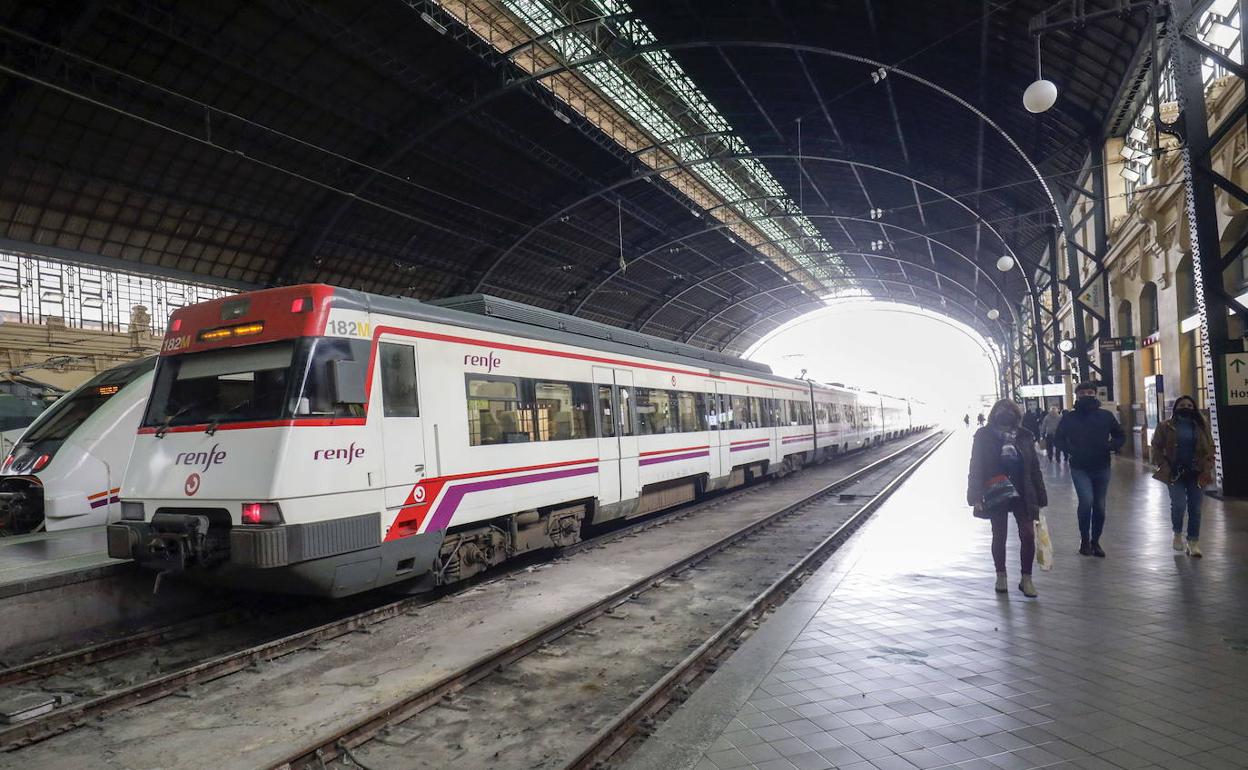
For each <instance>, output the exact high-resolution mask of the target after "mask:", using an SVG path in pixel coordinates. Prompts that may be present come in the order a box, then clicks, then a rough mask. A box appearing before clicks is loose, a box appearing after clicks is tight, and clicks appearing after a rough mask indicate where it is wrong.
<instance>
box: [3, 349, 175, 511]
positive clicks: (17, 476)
mask: <svg viewBox="0 0 1248 770" xmlns="http://www.w3.org/2000/svg"><path fill="white" fill-rule="evenodd" d="M155 368H156V356H147V357H145V358H142V359H138V360H135V361H130V362H127V363H125V364H122V365H120V366H116V367H114V368H112V369H108V370H105V371H103V372H100V373H99V374H97V375H96V376H94V377H92V378H91V379H90V380H88V381H87V382H85V383H83V384H82V385H80V386H79V387H77V388H74V389H73V390H71V391H69V392H68V393H66V394H65V395H63V396H61V397H60V398H59V399H57V400H56V402H55V403H53V404H52V405H51V406H49V407H48V408H47V409H46V410H44V412H43V413H42V414H40V415H39V416H38V417H37V418H35V420H34V422H32V423H31V424H30V425H29V426H27V427H26V428H25V429H24V430H23V431H22V433H21V437H20V438H19V439H17V442H16V443H15V445H14V446H13V448H12V449H11V450H10V451H9V453H8V456H7V457H6V458H5V460H4V464H3V465H2V466H0V532H3V533H4V534H6V535H15V534H25V533H27V532H37V531H40V530H46V531H49V532H54V531H57V530H62V529H72V528H75V527H87V526H96V525H103V524H106V523H107V522H108V520H109V518H110V514H114V515H113V518H117V516H116V515H115V514H117V509H118V504H119V499H118V497H117V495H118V494H119V493H120V491H121V482H122V479H123V478H124V477H125V474H126V464H127V462H128V461H129V459H130V452H131V449H132V448H133V446H134V441H135V437H136V431H137V430H138V427H139V419H140V417H142V415H143V410H144V407H145V406H146V404H147V396H148V392H149V391H150V390H151V385H152V378H153V373H154V371H155Z"/></svg>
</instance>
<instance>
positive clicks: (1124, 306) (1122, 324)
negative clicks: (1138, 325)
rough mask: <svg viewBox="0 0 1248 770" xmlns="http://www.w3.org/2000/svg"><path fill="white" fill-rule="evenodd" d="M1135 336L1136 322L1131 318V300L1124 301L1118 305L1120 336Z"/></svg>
mask: <svg viewBox="0 0 1248 770" xmlns="http://www.w3.org/2000/svg"><path fill="white" fill-rule="evenodd" d="M1132 334H1135V321H1134V320H1132V318H1131V300H1127V299H1124V300H1123V301H1122V302H1119V303H1118V336H1119V337H1130V336H1131V335H1132Z"/></svg>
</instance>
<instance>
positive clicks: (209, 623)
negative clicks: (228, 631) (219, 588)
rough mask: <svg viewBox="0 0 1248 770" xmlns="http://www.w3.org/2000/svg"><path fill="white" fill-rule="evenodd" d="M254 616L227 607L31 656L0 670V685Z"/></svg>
mask: <svg viewBox="0 0 1248 770" xmlns="http://www.w3.org/2000/svg"><path fill="white" fill-rule="evenodd" d="M256 617H260V614H259V612H258V611H256V610H251V609H245V608H230V609H225V610H221V611H219V612H213V613H209V614H207V615H200V616H198V617H194V618H189V619H187V620H183V621H181V622H178V623H170V624H169V625H165V626H158V627H155V628H148V629H144V630H142V631H138V632H136V633H133V634H128V635H126V636H123V637H119V638H117V639H107V640H105V641H102V642H97V643H95V644H91V645H87V646H85V647H79V648H77V649H73V650H67V651H65V652H62V653H58V654H56V655H47V656H43V657H38V658H34V659H32V660H28V661H25V662H23V663H19V664H17V665H14V666H10V667H9V668H6V669H3V670H0V687H8V686H11V685H15V684H22V683H24V682H29V681H32V680H35V679H42V678H44V677H49V676H52V675H54V674H59V673H62V672H64V671H67V670H69V669H72V668H74V667H75V666H81V665H85V664H88V663H99V662H101V661H105V660H111V659H113V658H119V657H121V656H122V655H125V654H127V653H130V652H134V651H136V650H142V649H146V648H148V647H155V646H156V645H158V644H164V643H166V642H174V641H178V640H180V639H186V638H188V637H190V636H193V635H195V634H197V633H199V632H201V631H205V630H214V629H218V628H226V627H229V626H234V625H238V624H239V623H243V622H245V621H247V620H250V619H252V618H256Z"/></svg>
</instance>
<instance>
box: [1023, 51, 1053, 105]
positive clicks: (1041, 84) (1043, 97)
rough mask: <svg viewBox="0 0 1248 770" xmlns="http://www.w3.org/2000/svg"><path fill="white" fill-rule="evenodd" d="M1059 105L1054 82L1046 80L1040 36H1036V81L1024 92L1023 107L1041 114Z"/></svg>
mask: <svg viewBox="0 0 1248 770" xmlns="http://www.w3.org/2000/svg"><path fill="white" fill-rule="evenodd" d="M1056 103H1057V86H1056V85H1055V84H1054V83H1053V81H1052V80H1045V79H1044V71H1043V69H1042V68H1041V66H1040V36H1039V35H1036V81H1035V82H1034V83H1032V84H1031V85H1029V86H1027V90H1026V91H1023V106H1024V107H1026V108H1027V111H1028V112H1031V113H1034V114H1037V115H1038V114H1040V113H1041V112H1048V111H1049V110H1050V109H1051V108H1052V107H1053V105H1054V104H1056Z"/></svg>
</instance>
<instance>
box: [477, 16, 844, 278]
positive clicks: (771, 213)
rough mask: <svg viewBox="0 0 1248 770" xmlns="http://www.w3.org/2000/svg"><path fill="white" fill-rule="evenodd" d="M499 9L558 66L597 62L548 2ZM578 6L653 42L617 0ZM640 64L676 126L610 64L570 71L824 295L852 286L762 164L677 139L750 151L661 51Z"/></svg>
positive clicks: (585, 40) (631, 38)
mask: <svg viewBox="0 0 1248 770" xmlns="http://www.w3.org/2000/svg"><path fill="white" fill-rule="evenodd" d="M500 3H501V5H502V7H504V8H506V9H507V10H508V11H509V12H510V13H511V14H512V15H513V16H515V17H516V18H517V19H519V20H520V21H521V22H522V23H523V24H524V25H525V26H527V27H528V28H529V31H530V32H531V33H532V34H533V36H534V37H537V36H546V37H544V39H543V45H544V46H545V47H546V48H547V50H549V51H551V52H552V53H553V54H554V55H555V56H556V57H557V58H558V59H559V60H560V61H561V62H562V63H563V64H575V63H577V62H584V61H586V60H589V59H594V58H596V57H600V56H602V54H603V52H602V51H601V50H600V48H599V47H598V45H597V44H596V43H595V41H594V39H593V37H591V35H590V34H588V33H587V32H584V31H581V29H583V28H573V27H571V26H570V23H571V22H570V20H569V19H567V18H565V17H564V15H563V14H562V13H561V12H560V11H559V10H557V9H555V8H553V7H552V6H551V5H550V4H549V3H547V2H541V0H500ZM585 7H586V9H587V10H588V11H590V13H591V14H593V15H597V16H599V17H609V16H624V17H627V18H622V19H607V18H603V19H601V23H602V24H604V25H609V28H610V29H611V30H612V31H613V33H614V34H615V35H616V36H618V37H619V38H620V39H621V40H623V41H625V42H627V43H629V44H630V45H633V46H637V47H644V46H650V45H654V44H655V43H657V42H658V40H657V38H656V37H655V36H654V33H653V32H651V31H650V29H649V28H648V27H647V26H646V25H645V24H644V23H642V22H641V21H639V20H638V19H637V18H636V17H635V16H633V10H632V8H631V7H629V5H628V4H627V3H625V2H624V1H623V0H586V6H585ZM640 58H641V59H642V60H643V61H644V62H645V64H646V65H647V67H648V69H649V70H650V73H651V74H652V76H653V77H655V78H657V82H658V84H659V86H660V88H661V89H662V90H663V91H666V92H668V93H669V94H671V95H674V96H675V97H676V98H678V99H679V101H680V103H681V112H682V113H684V114H682V115H680V118H681V120H684V121H686V122H685V124H684V125H682V122H681V120H678V119H677V115H675V114H674V112H675V111H674V110H671V109H670V108H668V109H665V108H664V107H663V106H662V105H661V104H660V102H659V100H658V99H657V98H656V95H655V92H654V89H652V88H647V87H646V86H644V85H643V84H642V83H639V82H638V80H637V78H636V77H635V76H634V75H633V74H630V73H629V72H627V71H626V70H625V69H624V68H623V67H621V66H620V64H618V63H617V62H616V61H614V60H611V59H604V60H601V61H594V62H591V63H586V64H583V65H580V66H577V67H576V68H575V72H576V73H578V74H579V75H580V76H581V77H582V78H584V79H585V80H587V81H588V82H589V83H590V84H592V85H593V86H594V87H595V88H596V89H597V90H598V91H599V93H600V94H602V95H603V96H604V97H605V98H606V99H607V100H609V101H610V103H611V104H612V105H613V106H614V107H615V108H616V109H617V110H619V111H620V112H622V113H623V114H625V115H626V116H627V117H628V119H629V120H631V121H632V122H634V123H635V125H636V126H638V127H639V128H640V129H641V130H643V131H644V132H645V133H646V134H648V135H649V136H650V137H652V138H653V139H654V140H655V142H656V144H659V145H663V146H664V147H665V149H666V151H667V152H668V153H670V154H671V155H672V156H673V157H675V158H676V159H677V160H678V161H679V162H680V163H681V164H691V165H688V166H687V170H688V173H690V174H692V175H694V176H696V177H697V178H698V179H700V180H701V181H702V183H703V184H705V185H706V187H707V188H709V189H710V190H712V191H713V192H714V193H715V194H716V195H717V196H718V197H719V198H721V199H722V201H723V202H724V203H728V204H731V206H732V208H733V209H734V210H735V211H736V212H738V213H739V214H740V216H741V217H742V218H744V219H745V220H747V221H748V223H749V225H750V226H751V227H753V228H754V229H755V230H756V231H758V232H759V233H761V234H762V236H763V237H764V238H765V239H766V240H767V241H770V242H771V243H770V244H766V245H770V246H772V247H773V248H774V249H775V250H776V251H778V252H779V253H781V254H783V255H784V256H785V257H787V258H788V259H790V260H792V261H793V262H794V263H796V264H798V265H799V266H800V267H801V268H802V269H803V270H804V271H806V272H807V273H808V274H809V275H811V276H812V277H813V278H814V279H815V280H816V281H818V282H819V283H820V284H822V285H823V287H824V288H825V289H827V290H829V291H831V293H832V294H835V295H838V296H839V295H840V294H841V293H842V292H844V291H845V290H846V289H849V288H852V287H853V286H855V285H856V283H855V282H854V281H853V279H852V277H851V273H850V271H849V270H848V269H847V268H846V266H845V264H844V263H843V262H842V261H841V259H840V257H838V256H837V255H836V254H835V253H834V252H833V249H832V245H831V244H830V243H828V241H827V240H826V239H825V238H824V237H823V236H822V235H821V234H820V233H819V230H818V229H817V228H816V227H815V226H814V224H813V223H812V222H811V220H810V219H809V218H808V217H806V216H805V214H803V212H802V211H801V209H800V208H799V207H798V205H797V203H796V202H795V201H794V200H793V199H792V198H791V197H790V196H789V195H788V193H787V192H786V191H785V190H784V188H783V187H782V186H781V185H780V183H779V182H778V181H777V180H776V178H775V177H774V176H772V174H771V172H770V171H768V170H767V167H766V166H764V165H763V164H762V163H760V162H759V161H757V160H755V159H753V158H734V157H725V158H723V159H722V160H716V159H713V156H712V154H711V153H709V152H708V150H707V148H706V146H705V145H704V144H703V143H699V142H695V141H684V140H683V138H684V137H687V136H689V135H690V133H691V131H690V129H689V127H688V121H690V120H692V121H695V122H696V123H697V125H698V126H699V132H705V133H711V132H716V133H719V134H721V135H722V136H721V137H720V143H721V147H725V148H726V150H727V154H728V155H729V156H733V155H747V154H750V152H751V150H750V148H749V146H748V145H747V144H746V142H745V140H744V139H742V138H741V137H740V136H738V135H737V134H735V133H734V132H733V129H732V126H731V125H730V124H729V123H728V121H727V120H726V119H725V118H724V117H723V115H721V114H720V112H719V111H718V110H717V109H716V108H715V106H714V105H713V104H711V102H710V100H709V99H708V98H707V97H706V95H705V94H704V93H702V91H701V90H700V89H699V88H698V87H697V86H696V85H695V84H694V82H693V81H692V80H691V79H690V78H689V76H688V75H687V74H686V73H685V71H684V70H683V69H682V68H681V66H680V64H678V63H677V62H676V60H675V59H674V58H673V57H672V56H671V55H670V54H669V53H667V52H666V51H647V52H644V53H642V54H640ZM764 253H766V250H765V249H764Z"/></svg>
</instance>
